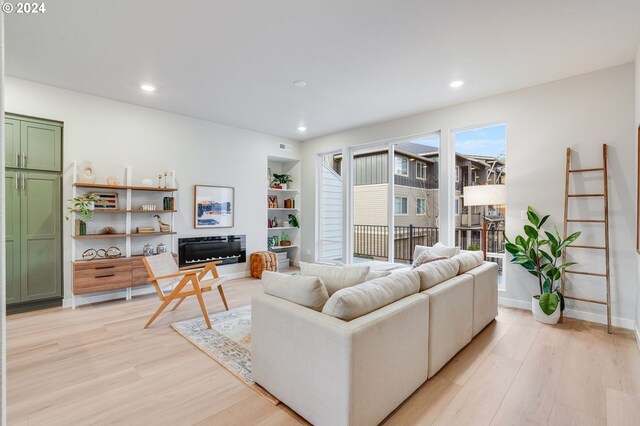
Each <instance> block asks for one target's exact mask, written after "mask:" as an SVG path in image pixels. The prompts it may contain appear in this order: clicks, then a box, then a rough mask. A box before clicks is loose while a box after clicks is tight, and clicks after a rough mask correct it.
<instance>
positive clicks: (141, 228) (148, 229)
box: [136, 226, 156, 234]
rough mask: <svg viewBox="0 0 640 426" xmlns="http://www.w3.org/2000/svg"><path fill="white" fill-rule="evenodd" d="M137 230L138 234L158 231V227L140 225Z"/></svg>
mask: <svg viewBox="0 0 640 426" xmlns="http://www.w3.org/2000/svg"><path fill="white" fill-rule="evenodd" d="M136 232H137V233H138V234H145V233H147V234H148V233H150V232H156V228H154V227H153V226H139V227H137V228H136Z"/></svg>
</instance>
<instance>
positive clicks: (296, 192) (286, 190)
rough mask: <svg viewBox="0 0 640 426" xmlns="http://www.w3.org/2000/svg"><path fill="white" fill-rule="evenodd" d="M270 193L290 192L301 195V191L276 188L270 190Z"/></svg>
mask: <svg viewBox="0 0 640 426" xmlns="http://www.w3.org/2000/svg"><path fill="white" fill-rule="evenodd" d="M269 192H290V193H292V194H293V193H295V194H298V193H300V191H298V190H297V189H275V188H269Z"/></svg>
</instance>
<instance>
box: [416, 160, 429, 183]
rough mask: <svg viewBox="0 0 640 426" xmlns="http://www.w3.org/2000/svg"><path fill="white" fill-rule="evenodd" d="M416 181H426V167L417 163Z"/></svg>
mask: <svg viewBox="0 0 640 426" xmlns="http://www.w3.org/2000/svg"><path fill="white" fill-rule="evenodd" d="M416 179H421V180H426V179H427V165H426V164H425V163H421V162H420V161H418V162H417V163H416Z"/></svg>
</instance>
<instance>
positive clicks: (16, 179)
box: [13, 175, 20, 191]
mask: <svg viewBox="0 0 640 426" xmlns="http://www.w3.org/2000/svg"><path fill="white" fill-rule="evenodd" d="M13 180H15V181H16V191H17V190H18V189H20V188H18V180H20V176H19V175H16V177H15V178H14V179H13Z"/></svg>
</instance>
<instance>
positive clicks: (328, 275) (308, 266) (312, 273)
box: [300, 262, 370, 296]
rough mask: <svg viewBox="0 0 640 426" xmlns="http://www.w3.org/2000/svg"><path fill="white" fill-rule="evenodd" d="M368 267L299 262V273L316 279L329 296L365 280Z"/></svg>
mask: <svg viewBox="0 0 640 426" xmlns="http://www.w3.org/2000/svg"><path fill="white" fill-rule="evenodd" d="M369 269H370V268H369V266H358V265H350V266H329V265H318V264H316V263H305V262H300V271H301V272H302V275H304V276H307V277H318V278H320V279H321V280H322V282H323V283H324V285H325V286H326V287H327V291H328V292H329V296H331V295H332V294H333V293H335V292H336V291H338V290H341V289H343V288H346V287H351V286H353V285H356V284H360V283H363V282H365V281H366V280H367V274H369Z"/></svg>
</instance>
